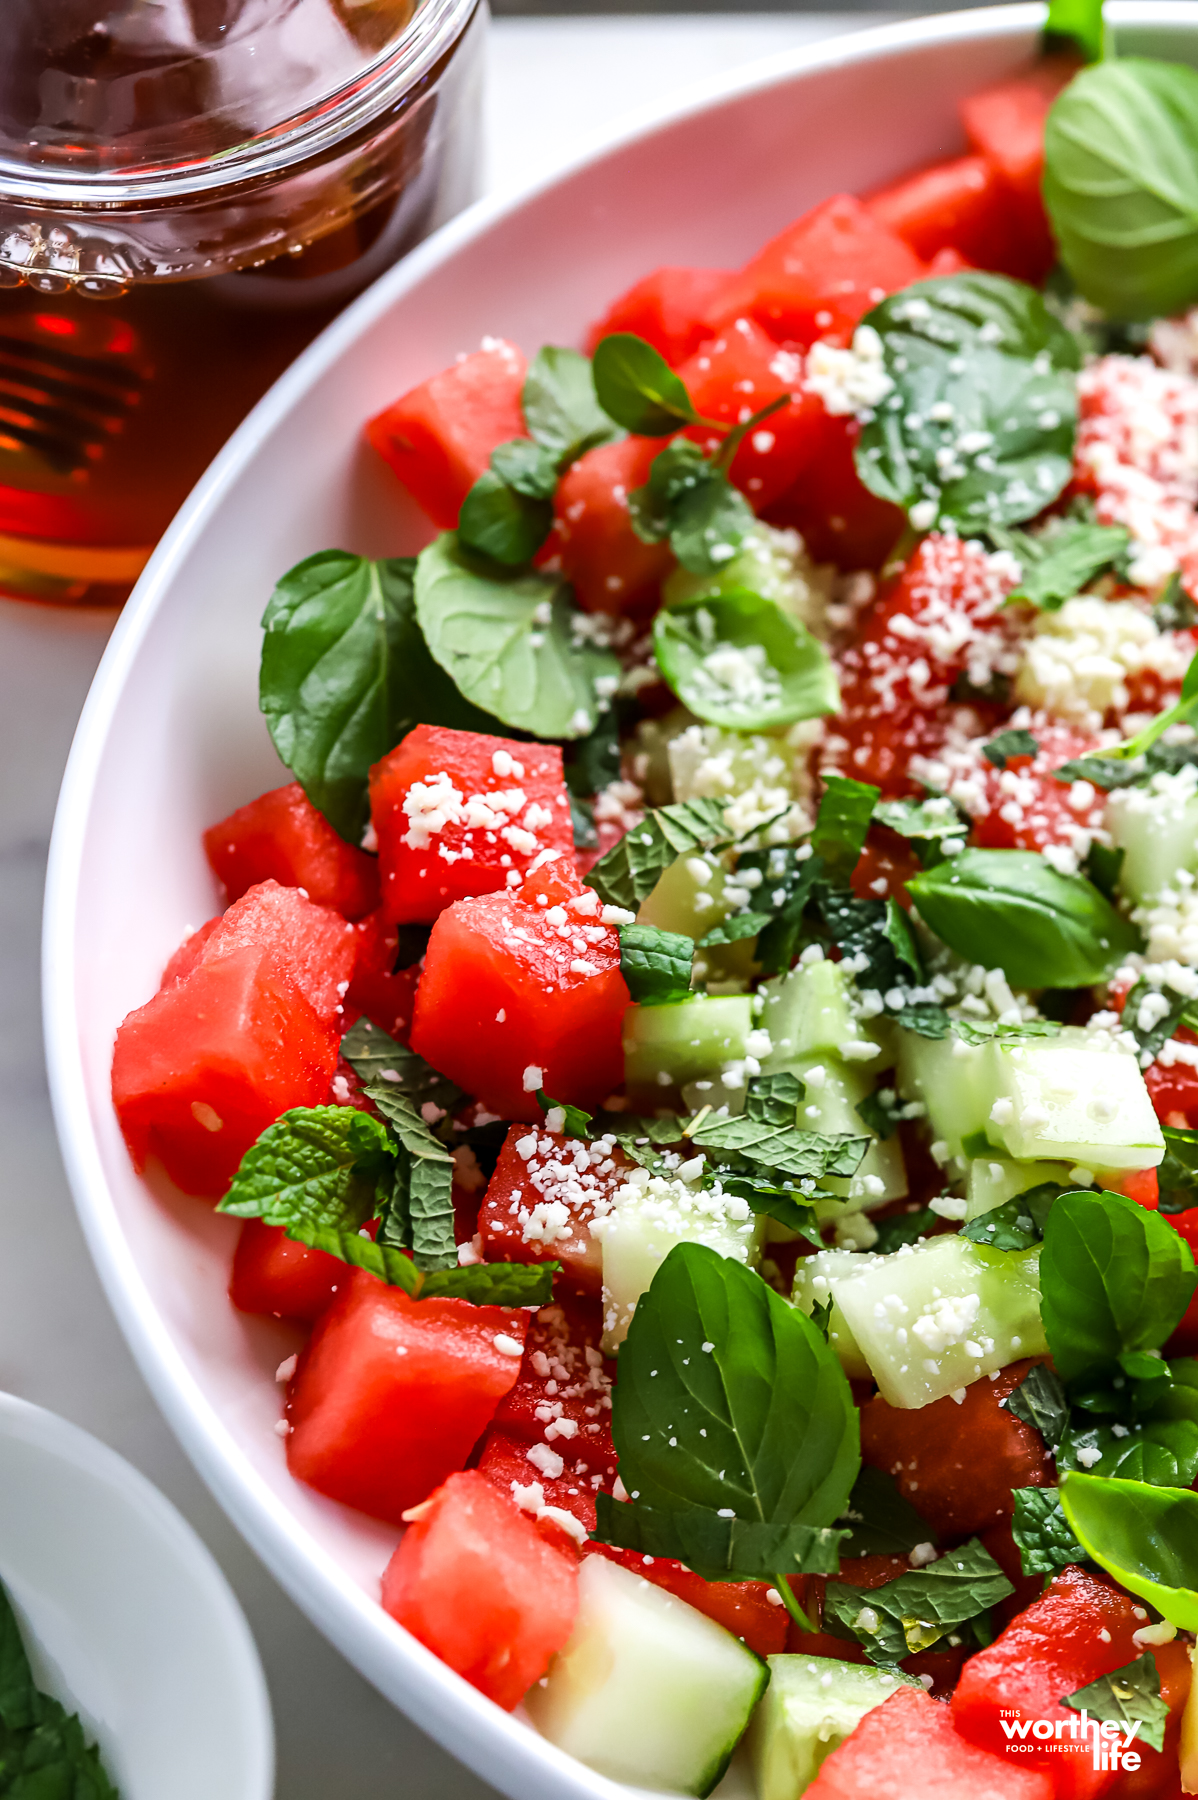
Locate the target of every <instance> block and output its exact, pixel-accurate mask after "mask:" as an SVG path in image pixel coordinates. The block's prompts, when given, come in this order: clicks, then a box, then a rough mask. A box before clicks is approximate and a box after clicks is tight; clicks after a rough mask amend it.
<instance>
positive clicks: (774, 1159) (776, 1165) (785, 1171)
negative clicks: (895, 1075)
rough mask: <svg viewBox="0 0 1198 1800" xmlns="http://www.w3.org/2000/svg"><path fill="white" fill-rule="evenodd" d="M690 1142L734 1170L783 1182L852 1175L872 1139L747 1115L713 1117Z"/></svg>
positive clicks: (694, 1131) (693, 1131)
mask: <svg viewBox="0 0 1198 1800" xmlns="http://www.w3.org/2000/svg"><path fill="white" fill-rule="evenodd" d="M687 1136H688V1137H689V1138H690V1140H691V1142H692V1143H693V1144H695V1145H696V1146H697V1147H698V1148H699V1149H702V1150H715V1151H719V1152H721V1153H722V1154H721V1156H720V1157H719V1158H718V1160H720V1161H725V1160H726V1161H727V1162H728V1163H729V1164H731V1165H732V1166H733V1167H736V1166H738V1165H739V1166H743V1165H745V1164H747V1165H748V1166H749V1167H750V1168H751V1169H754V1170H756V1169H769V1170H771V1171H773V1172H774V1173H775V1174H776V1175H778V1176H783V1175H792V1176H795V1177H796V1178H798V1179H803V1178H811V1179H814V1180H818V1179H819V1178H820V1177H821V1176H824V1175H838V1176H842V1177H844V1176H849V1175H852V1174H854V1173H855V1171H856V1169H857V1167H858V1164H859V1163H860V1161H861V1158H862V1157H863V1156H864V1155H865V1152H866V1151H867V1150H868V1148H869V1138H868V1137H866V1136H864V1135H862V1136H861V1137H855V1136H853V1135H852V1134H851V1133H849V1132H838V1133H835V1134H832V1135H829V1136H824V1135H823V1134H822V1133H821V1132H818V1131H803V1130H801V1129H800V1128H799V1127H798V1126H796V1125H773V1124H770V1123H769V1121H768V1120H766V1119H754V1118H751V1117H749V1116H748V1115H747V1114H746V1115H744V1116H742V1117H740V1118H731V1119H728V1118H724V1119H718V1118H714V1117H708V1118H706V1119H703V1120H702V1123H700V1124H699V1125H697V1126H695V1125H692V1126H691V1128H690V1130H689V1131H688V1133H687Z"/></svg>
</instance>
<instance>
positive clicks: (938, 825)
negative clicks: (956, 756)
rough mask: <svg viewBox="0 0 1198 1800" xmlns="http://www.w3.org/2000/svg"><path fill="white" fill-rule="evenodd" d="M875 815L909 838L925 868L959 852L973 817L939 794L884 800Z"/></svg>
mask: <svg viewBox="0 0 1198 1800" xmlns="http://www.w3.org/2000/svg"><path fill="white" fill-rule="evenodd" d="M873 816H874V819H875V820H876V822H877V823H878V824H879V825H885V826H886V828H887V830H889V831H895V832H897V833H898V835H899V836H900V837H904V838H906V839H907V840H908V841H909V843H910V844H911V847H912V849H913V850H914V851H915V854H916V856H918V858H919V860H920V862H921V863H922V864H923V866H924V868H930V867H931V865H932V864H933V863H938V862H943V860H944V858H945V856H946V855H955V854H956V852H957V851H958V850H959V849H962V848H963V847H964V844H965V839H966V838H967V837H968V835H969V831H970V822H969V820H968V819H965V818H963V817H962V816H961V814H960V813H959V812H958V811H957V809H956V807H955V806H954V805H953V803H952V801H951V800H949V799H946V798H945V797H944V796H943V795H939V794H934V795H932V796H931V798H929V799H927V800H880V801H879V802H878V804H877V806H875V807H874V815H873Z"/></svg>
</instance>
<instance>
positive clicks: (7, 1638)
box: [0, 1585, 38, 1731]
mask: <svg viewBox="0 0 1198 1800" xmlns="http://www.w3.org/2000/svg"><path fill="white" fill-rule="evenodd" d="M37 1701H38V1691H37V1684H36V1683H35V1681H34V1679H33V1670H32V1669H31V1668H30V1666H29V1658H28V1656H27V1655H26V1652H25V1645H24V1643H23V1642H22V1639H21V1628H20V1626H19V1625H18V1624H17V1615H16V1613H15V1612H14V1611H13V1609H12V1602H11V1601H10V1600H9V1598H8V1595H7V1593H6V1592H5V1590H4V1587H3V1585H0V1725H3V1726H4V1728H5V1729H6V1730H7V1731H24V1730H27V1729H28V1727H29V1726H31V1725H33V1724H34V1723H36V1720H37Z"/></svg>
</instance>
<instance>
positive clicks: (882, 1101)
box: [856, 1087, 922, 1143]
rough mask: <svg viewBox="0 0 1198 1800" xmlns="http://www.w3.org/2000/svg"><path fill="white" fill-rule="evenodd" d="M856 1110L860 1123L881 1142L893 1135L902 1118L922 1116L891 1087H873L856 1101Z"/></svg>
mask: <svg viewBox="0 0 1198 1800" xmlns="http://www.w3.org/2000/svg"><path fill="white" fill-rule="evenodd" d="M856 1111H857V1117H858V1118H859V1119H860V1120H861V1122H862V1124H863V1125H867V1126H868V1127H869V1129H870V1130H871V1131H872V1132H873V1134H874V1136H875V1137H876V1138H881V1139H882V1141H883V1143H885V1142H886V1140H887V1138H892V1137H893V1136H894V1134H895V1132H896V1131H897V1130H898V1128H899V1126H900V1125H901V1124H902V1122H903V1121H904V1119H914V1118H919V1117H921V1116H922V1115H921V1113H920V1112H918V1111H912V1110H911V1108H910V1106H909V1105H908V1104H907V1103H905V1102H904V1101H902V1100H900V1099H899V1097H898V1095H897V1093H896V1092H895V1090H894V1089H893V1088H892V1087H882V1088H875V1090H874V1092H873V1093H872V1094H866V1096H865V1098H864V1100H860V1101H858V1103H857V1108H856Z"/></svg>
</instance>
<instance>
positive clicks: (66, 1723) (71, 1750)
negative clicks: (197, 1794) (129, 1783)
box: [0, 1584, 119, 1800]
mask: <svg viewBox="0 0 1198 1800" xmlns="http://www.w3.org/2000/svg"><path fill="white" fill-rule="evenodd" d="M0 1793H3V1794H9V1795H11V1796H12V1797H13V1800H59V1797H60V1796H61V1797H62V1800H119V1797H118V1794H117V1790H116V1788H115V1787H114V1786H113V1785H112V1783H111V1781H109V1779H108V1775H107V1773H106V1771H105V1769H104V1767H103V1764H102V1763H101V1761H100V1752H99V1750H98V1749H97V1748H96V1747H95V1745H89V1744H88V1742H87V1739H86V1737H85V1736H84V1733H83V1726H82V1724H81V1723H80V1721H79V1718H78V1716H77V1715H76V1714H74V1713H68V1712H67V1710H66V1708H65V1707H64V1706H61V1705H60V1704H59V1702H58V1701H57V1700H55V1699H54V1698H53V1697H52V1696H51V1695H49V1694H43V1693H41V1692H40V1691H39V1690H38V1688H37V1686H36V1684H35V1683H34V1679H33V1671H32V1670H31V1668H30V1666H29V1658H28V1656H27V1654H26V1651H25V1646H24V1644H23V1643H22V1640H21V1631H20V1627H19V1626H18V1624H17V1619H16V1614H15V1613H14V1611H13V1608H12V1602H11V1600H10V1599H9V1597H8V1594H7V1593H6V1592H5V1589H4V1587H3V1585H2V1584H0Z"/></svg>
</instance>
